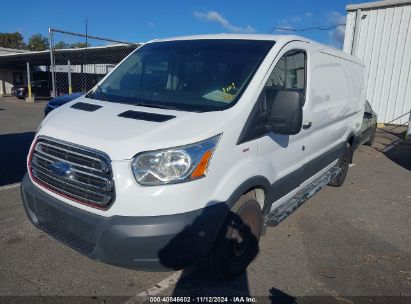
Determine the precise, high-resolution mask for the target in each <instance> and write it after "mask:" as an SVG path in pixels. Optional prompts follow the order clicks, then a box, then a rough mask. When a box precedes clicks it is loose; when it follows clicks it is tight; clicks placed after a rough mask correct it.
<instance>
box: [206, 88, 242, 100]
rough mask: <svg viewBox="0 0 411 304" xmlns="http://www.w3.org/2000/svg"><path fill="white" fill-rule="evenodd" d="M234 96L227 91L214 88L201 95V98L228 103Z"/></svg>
mask: <svg viewBox="0 0 411 304" xmlns="http://www.w3.org/2000/svg"><path fill="white" fill-rule="evenodd" d="M234 97H235V95H232V94H229V93H227V92H222V91H219V90H215V91H212V92H210V93H207V94H205V95H203V98H206V99H209V100H214V101H219V102H226V103H230V102H231V101H233V99H234Z"/></svg>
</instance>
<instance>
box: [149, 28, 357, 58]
mask: <svg viewBox="0 0 411 304" xmlns="http://www.w3.org/2000/svg"><path fill="white" fill-rule="evenodd" d="M200 39H243V40H270V41H276V42H277V43H283V44H285V43H287V42H289V41H293V40H297V41H303V42H307V43H309V44H311V45H312V46H315V47H316V48H317V49H318V50H319V51H320V52H322V53H325V54H328V55H331V56H336V57H339V58H342V59H345V60H349V61H352V62H356V63H358V64H361V65H363V63H362V62H361V61H360V60H358V59H356V58H355V57H353V56H351V55H349V54H346V53H344V52H343V51H342V50H339V49H336V48H333V47H331V46H329V45H325V44H321V43H319V42H317V41H314V40H311V39H308V38H305V37H302V36H298V35H271V34H226V33H221V34H205V35H191V36H177V37H170V38H164V39H154V40H151V41H149V42H148V43H150V42H160V41H178V40H200Z"/></svg>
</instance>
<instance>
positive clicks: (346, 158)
mask: <svg viewBox="0 0 411 304" xmlns="http://www.w3.org/2000/svg"><path fill="white" fill-rule="evenodd" d="M352 154H353V152H352V149H351V146H350V144H349V143H347V144H346V146H345V150H344V153H343V155H342V156H341V157H340V159H339V160H338V164H337V166H338V167H339V168H340V169H341V171H340V173H339V174H338V175H337V176H335V177H334V178H332V179H331V181H330V182H329V183H328V185H330V186H333V187H341V186H342V185H343V184H344V181H345V178H346V177H347V172H348V168H349V164H350V163H351V159H352Z"/></svg>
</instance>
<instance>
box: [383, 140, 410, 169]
mask: <svg viewBox="0 0 411 304" xmlns="http://www.w3.org/2000/svg"><path fill="white" fill-rule="evenodd" d="M383 153H384V155H385V156H386V157H387V158H388V159H390V160H391V161H393V162H395V163H396V164H397V165H399V166H401V167H403V168H405V169H407V170H408V171H411V143H410V142H408V143H407V142H400V143H398V144H396V145H394V146H393V148H391V149H390V150H388V151H386V152H383Z"/></svg>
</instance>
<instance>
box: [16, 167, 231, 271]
mask: <svg viewBox="0 0 411 304" xmlns="http://www.w3.org/2000/svg"><path fill="white" fill-rule="evenodd" d="M21 195H22V200H23V205H24V208H25V210H26V213H27V216H28V217H29V219H30V221H31V222H32V223H33V224H34V225H35V226H36V227H37V228H39V229H41V230H43V231H44V232H46V233H47V234H49V235H51V236H52V237H54V238H55V239H57V240H59V241H60V242H62V243H64V244H66V245H68V246H69V247H71V248H73V249H75V250H77V251H79V252H81V253H83V254H85V255H87V256H88V257H90V258H93V259H96V260H99V261H102V262H105V263H109V264H113V265H117V266H122V267H126V268H136V269H141V268H143V269H148V270H152V269H154V270H157V269H159V270H167V269H173V270H176V269H182V268H185V267H188V266H190V265H193V264H195V263H197V262H199V261H201V260H202V259H203V258H204V257H205V256H206V255H207V253H208V252H209V251H210V249H211V247H212V245H213V244H214V240H215V239H216V237H217V235H218V232H219V230H220V228H221V227H222V224H223V223H224V220H225V218H226V216H227V214H228V212H229V209H228V207H227V204H225V203H220V202H210V204H209V205H208V206H207V207H205V208H203V209H198V210H194V211H190V212H186V213H180V214H173V215H162V216H139V217H132V216H111V217H103V216H99V215H96V214H93V213H90V212H86V211H84V210H81V209H78V208H75V207H73V206H70V205H68V204H66V203H64V202H62V201H60V200H58V199H56V198H55V197H53V196H51V195H49V194H47V193H46V192H44V191H42V190H40V189H39V188H38V187H36V186H35V185H34V184H33V182H32V181H31V180H30V178H29V177H28V175H26V176H25V177H24V179H23V181H22V183H21Z"/></svg>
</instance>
